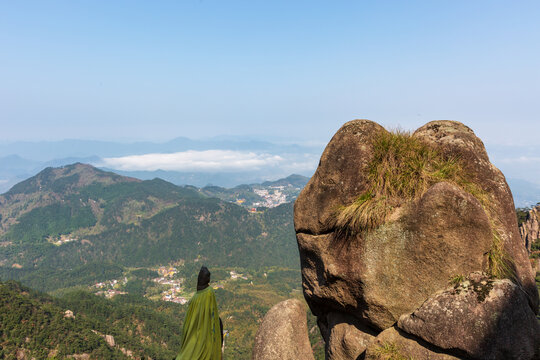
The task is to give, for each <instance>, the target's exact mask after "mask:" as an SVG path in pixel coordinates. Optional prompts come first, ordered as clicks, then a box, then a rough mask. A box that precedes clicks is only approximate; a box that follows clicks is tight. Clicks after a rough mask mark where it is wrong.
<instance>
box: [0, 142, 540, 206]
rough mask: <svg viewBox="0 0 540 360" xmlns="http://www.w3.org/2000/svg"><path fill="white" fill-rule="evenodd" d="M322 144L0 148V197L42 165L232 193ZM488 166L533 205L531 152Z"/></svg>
mask: <svg viewBox="0 0 540 360" xmlns="http://www.w3.org/2000/svg"><path fill="white" fill-rule="evenodd" d="M323 147H324V144H309V143H300V144H295V143H293V142H291V141H284V140H279V139H277V140H276V139H272V140H271V141H268V140H261V139H252V138H248V137H232V136H231V137H215V138H210V139H202V140H193V139H188V138H185V137H178V138H175V139H173V140H170V141H167V142H161V143H158V142H149V141H143V142H131V143H121V142H112V141H94V140H74V139H70V140H61V141H41V142H25V141H19V142H13V143H9V144H0V193H3V192H5V191H7V190H9V189H10V188H11V186H13V185H15V184H16V183H18V182H20V181H22V180H25V179H27V178H29V177H31V176H34V175H35V174H37V173H38V172H39V171H41V170H43V169H44V168H46V167H48V166H52V167H57V166H63V165H68V164H73V163H75V162H81V163H88V164H92V165H94V166H96V167H98V168H100V169H104V170H110V171H114V172H116V173H118V174H121V175H125V176H131V177H136V178H138V179H142V180H149V179H153V178H156V177H158V178H161V179H164V180H166V181H169V182H172V183H173V184H176V185H193V186H197V187H203V186H206V185H216V186H220V187H228V188H230V187H234V186H237V185H240V184H250V183H262V182H263V181H267V180H276V179H278V178H284V177H286V176H288V175H290V174H293V173H294V174H300V175H304V176H307V177H310V176H311V175H312V174H313V171H314V170H315V167H316V165H317V161H318V159H319V157H320V154H321V153H322V149H323ZM487 149H488V154H489V155H490V159H491V161H492V162H493V163H494V164H495V165H496V166H497V167H499V169H501V170H502V171H503V173H504V174H505V176H506V178H507V180H508V182H509V185H510V187H511V189H512V192H513V195H514V200H515V205H516V206H517V207H527V206H532V205H535V204H536V203H537V202H538V201H539V200H540V180H539V179H540V166H538V164H539V163H540V160H539V159H540V158H539V157H537V156H536V154H537V153H538V152H539V151H538V150H539V149H538V147H535V146H502V145H493V146H489V144H488V145H487Z"/></svg>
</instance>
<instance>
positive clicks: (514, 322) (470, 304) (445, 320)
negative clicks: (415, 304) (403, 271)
mask: <svg viewBox="0 0 540 360" xmlns="http://www.w3.org/2000/svg"><path fill="white" fill-rule="evenodd" d="M398 327H399V328H401V329H402V330H404V331H406V332H407V333H409V334H414V335H416V336H418V337H420V338H422V339H423V340H425V341H427V342H429V343H431V344H434V345H436V346H438V347H440V348H443V349H448V350H452V349H459V350H462V351H463V352H465V353H467V354H468V355H469V356H471V357H473V358H477V359H530V358H532V357H533V356H534V354H535V351H536V350H537V349H538V347H539V346H540V338H539V336H538V335H539V334H540V328H539V323H538V321H537V320H536V316H535V315H534V313H533V311H532V310H531V309H530V308H529V306H528V303H527V298H526V296H525V294H524V293H523V292H522V291H521V289H520V288H519V287H518V286H516V285H515V284H514V283H512V282H511V281H510V280H507V279H505V280H493V279H490V278H489V277H487V276H485V275H483V274H481V273H474V274H471V275H470V276H469V277H468V278H467V279H466V280H464V281H462V282H460V283H459V284H456V285H455V286H453V287H451V288H448V289H446V290H444V291H441V292H439V293H437V294H436V295H434V296H433V297H431V298H430V299H428V300H427V301H426V302H425V303H424V304H422V306H421V307H420V308H418V309H417V310H415V311H414V312H413V313H412V314H410V315H403V316H401V318H400V319H399V322H398Z"/></svg>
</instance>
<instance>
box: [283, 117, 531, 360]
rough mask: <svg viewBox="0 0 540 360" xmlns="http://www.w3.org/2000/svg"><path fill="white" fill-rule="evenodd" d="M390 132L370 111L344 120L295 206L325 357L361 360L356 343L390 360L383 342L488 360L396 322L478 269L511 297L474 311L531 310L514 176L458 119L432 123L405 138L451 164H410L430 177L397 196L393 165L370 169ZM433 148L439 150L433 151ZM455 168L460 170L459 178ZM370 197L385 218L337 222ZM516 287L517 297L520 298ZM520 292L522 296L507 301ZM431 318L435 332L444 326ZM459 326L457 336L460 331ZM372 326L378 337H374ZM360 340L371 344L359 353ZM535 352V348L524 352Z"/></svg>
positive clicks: (485, 338) (416, 178)
mask: <svg viewBox="0 0 540 360" xmlns="http://www.w3.org/2000/svg"><path fill="white" fill-rule="evenodd" d="M387 134H388V132H387V131H386V130H385V129H384V128H382V127H381V126H379V125H378V124H376V123H374V122H371V121H369V120H355V121H351V122H348V123H346V124H345V125H343V127H342V128H341V129H340V130H339V131H338V132H337V133H336V134H335V135H334V137H333V138H332V140H331V141H330V143H329V144H328V146H327V147H326V149H325V151H324V152H323V154H322V156H321V160H320V163H319V166H318V168H317V171H316V172H315V174H314V175H313V177H312V178H311V180H310V181H309V183H308V184H307V185H306V187H305V188H304V189H303V191H302V192H301V194H300V196H299V197H298V199H297V201H296V203H295V214H294V220H295V229H296V233H297V240H298V246H299V250H300V261H301V268H302V283H303V290H304V296H305V298H306V300H307V302H308V305H309V306H310V308H311V310H312V312H313V313H314V314H315V315H316V316H317V317H318V323H319V328H320V330H321V333H322V335H323V338H324V339H325V341H326V349H327V358H329V359H344V358H353V359H354V358H355V357H356V356H357V354H358V353H359V352H360V355H359V356H366V358H384V357H380V356H379V355H380V354H382V352H381V351H379V350H377V349H380V348H381V346H382V348H385V347H386V348H388V349H387V350H389V351H393V350H395V348H398V350H399V351H400V352H402V353H404V354H405V355H406V356H413V357H414V358H415V359H432V358H433V359H438V358H441V359H450V358H453V357H455V356H457V357H460V356H472V357H473V358H488V357H486V356H487V355H486V354H480V353H479V352H478V351H477V352H474V351H470V352H468V350H467V348H466V347H465V346H463V348H459V347H458V348H457V350H456V348H452V349H451V350H448V349H446V348H445V344H443V343H440V342H437V341H435V340H434V339H432V338H429V337H427V336H424V337H423V335H422V334H423V333H422V332H420V331H419V332H418V333H417V334H416V335H411V334H406V331H407V329H409V331H411V332H414V331H413V330H412V328H408V327H407V326H405V325H403V328H404V329H401V330H398V329H395V328H394V325H395V324H396V323H397V322H398V319H400V318H402V316H411V315H410V314H415V311H421V309H422V307H423V306H427V305H426V303H425V301H426V300H428V299H431V300H432V299H433V298H434V296H435V297H436V296H437V295H436V294H437V293H438V292H440V291H442V290H444V289H446V288H447V286H448V283H449V280H450V279H451V278H455V277H456V276H458V275H459V276H467V275H469V274H472V273H487V274H489V275H490V278H491V279H494V278H498V280H496V286H495V287H494V288H495V289H498V290H497V291H499V290H500V291H502V292H503V293H504V292H505V291H506V293H508V294H509V295H508V296H498V295H497V296H495V295H493V296H492V295H489V299H491V298H493V299H495V298H496V299H497V301H495V300H494V302H492V301H487V300H486V301H484V302H482V303H480V304H477V305H475V307H474V311H480V312H481V311H484V312H487V311H488V310H489V309H491V308H493V309H499V310H501V309H504V312H503V313H504V314H503V315H504V316H503V315H501V316H502V317H503V318H504V319H505V318H506V316H509V317H510V318H512V317H513V316H515V317H516V318H519V319H530V318H531V317H533V318H534V314H535V313H537V312H538V301H539V299H538V292H537V289H536V286H535V282H534V276H533V272H532V269H531V265H530V262H529V259H528V256H527V252H526V250H525V248H524V247H523V245H522V241H521V237H520V234H519V231H518V226H517V220H516V216H515V212H514V203H513V200H512V195H511V192H510V190H509V188H508V185H507V183H506V180H505V178H504V176H503V174H502V173H501V172H500V171H499V170H498V169H497V168H496V167H495V166H493V165H492V164H491V163H490V161H489V158H488V156H487V153H486V151H485V148H484V145H483V143H482V141H481V140H480V139H479V138H477V137H476V136H475V135H474V133H473V131H472V130H471V129H469V128H468V127H466V126H465V125H463V124H461V123H459V122H455V121H433V122H430V123H428V124H426V125H424V126H423V127H421V128H419V129H418V130H416V131H415V132H414V133H413V134H412V135H411V136H410V137H409V138H410V139H412V141H415V142H417V143H421V144H423V145H422V146H423V147H422V146H420V147H419V149H420V150H418V153H419V154H420V156H422V157H424V158H428V159H429V161H433V162H438V161H439V159H446V160H445V161H446V162H447V163H448V164H449V165H448V166H447V167H445V166H442V167H439V168H437V169H436V171H435V170H433V169H431V168H430V169H428V170H426V171H427V175H425V173H421V172H418V171H417V170H416V169H413V170H411V171H409V170H408V169H403V171H404V172H407V171H409V172H408V173H407V174H409V179H408V181H409V182H419V183H420V182H421V181H424V179H423V178H422V177H424V176H429V179H430V180H429V181H425V182H424V183H425V188H421V189H420V191H417V192H414V193H413V195H411V196H408V197H407V196H403V197H401V198H399V196H398V197H394V198H393V199H392V202H390V201H389V200H388V199H387V198H390V197H387V196H386V195H385V194H382V195H381V194H380V193H377V192H378V191H379V187H384V186H393V184H394V182H392V181H393V180H392V179H391V178H390V180H388V179H389V177H388V176H387V173H383V174H382V175H381V176H379V177H378V178H376V177H374V175H373V174H374V172H376V170H374V169H376V168H375V165H374V162H376V161H377V156H379V155H380V149H379V150H378V149H377V146H378V145H377V144H378V143H377V141H378V140H377V139H379V138H384V136H386V135H387ZM398 135H399V134H398ZM398 140H399V139H398ZM400 141H401V140H400ZM407 141H408V140H407ZM426 149H428V150H429V151H433V152H434V153H436V154H437V156H438V158H436V159H435V160H433V159H431V157H430V156H431V155H429V154H431V153H429V154H428V155H426V152H428V150H426ZM394 160H395V159H390V160H389V161H390V165H389V168H390V170H389V171H390V172H391V171H393V170H392V166H394V167H396V166H402V165H401V164H399V162H398V163H392V161H394ZM411 164H412V165H411ZM411 164H406V165H403V166H413V167H414V166H416V165H415V164H417V162H416V160H415V161H413V162H411ZM452 172H459V173H460V174H464V177H461V178H459V177H452V176H451V175H452ZM376 175H380V174H376ZM374 179H375V180H374ZM433 179H435V181H434V180H433ZM456 179H461V180H460V181H457V180H456ZM374 181H377V183H376V184H375V185H376V186H374ZM385 181H387V182H390V185H388V183H385ZM424 183H422V184H424ZM395 184H396V185H395V186H401V185H400V184H401V183H400V182H395ZM397 193H399V191H398V192H397ZM404 193H405V192H404ZM369 201H372V202H371V204H373V205H372V211H373V212H375V211H379V215H378V218H375V217H373V219H375V220H373V219H372V218H371V217H369V216H371V215H369V216H366V218H367V220H365V219H364V220H365V221H364V222H363V223H362V222H361V221H360V220H358V221H357V220H356V218H353V220H351V221H350V222H349V223H348V224H358V223H360V224H364V225H362V226H364V227H361V226H360V227H358V226H356V227H353V226H352V225H351V226H350V227H346V226H343V223H341V224H340V223H339V222H338V221H337V220H336V219H339V216H340V214H342V213H343V212H344V211H345V210H346V209H351V208H353V209H360V210H358V212H357V213H354V211H357V210H352V213H354V214H357V215H354V216H358V217H360V216H361V215H362V213H361V211H362V207H365V205H366V204H367V203H368V202H369ZM381 204H382V205H381ZM355 206H356V208H355ZM370 206H371V205H370ZM344 209H345V210H344ZM381 209H382V210H381ZM358 214H360V215H358ZM380 214H382V215H380ZM471 276H474V275H471ZM504 279H506V280H504ZM494 281H495V280H494ZM503 289H505V290H503ZM516 289H517V290H516ZM518 292H519V293H520V294H521V295H520V297H516V296H517V295H515V294H517V293H518ZM497 294H498V292H497ZM514 297H516V298H519V301H509V299H510V298H512V299H514ZM449 299H451V302H452V301H454V300H455V299H454V300H453V299H452V298H451V297H449ZM449 301H450V300H449ZM454 305H456V304H454ZM448 306H451V304H449V305H448ZM456 306H457V305H456ZM471 306H472V305H471ZM501 311H502V310H501ZM335 314H339V316H337V317H336V315H335ZM471 316H472V315H471ZM430 321H431V320H430ZM433 321H435V322H436V321H438V320H437V318H434V319H433ZM501 321H502V320H501ZM527 321H528V320H527ZM503 322H504V321H503ZM401 323H402V324H405V323H406V321H405V320H402V322H401ZM424 325H425V326H428V325H430V326H433V329H436V325H437V324H430V323H429V322H428V324H424ZM426 329H427V327H426ZM430 329H431V328H430ZM403 330H405V331H403ZM437 331H438V330H437ZM449 331H450V330H449ZM452 331H454V333H456V332H455V331H456V329H452ZM450 333H451V332H450ZM377 334H378V335H377ZM373 335H377V336H376V337H375V338H374V339H372V337H373ZM440 336H441V337H444V334H440ZM467 336H472V337H474V338H475V340H476V341H477V342H483V343H489V344H491V345H492V347H494V349H492V350H491V352H490V354H495V355H493V356H494V357H493V358H502V357H500V356H501V355H500V354H507V352H508V351H512V350H508V347H507V345H506V343H505V342H504V341H498V340H497V338H493V336H492V334H491V333H490V332H489V331H487V330H486V329H484V330H482V329H480V330H478V331H476V330H475V331H474V332H471V333H468V335H467ZM512 336H513V335H512ZM523 336H524V337H526V339H525V340H520V341H521V343H522V344H537V340H535V339H538V336H539V333H538V329H537V328H536V329H534V328H531V330H530V331H527V332H525V334H524V335H523ZM432 341H433V342H435V343H436V344H434V343H433V342H432ZM377 344H378V345H377ZM364 346H365V347H366V348H367V350H366V352H365V353H362V351H363V350H362V349H363V347H364ZM527 346H529V345H527ZM527 349H529V348H527ZM383 350H384V349H383ZM455 351H457V352H455ZM377 354H379V355H377ZM465 354H468V355H465ZM530 354H531V352H530V351H529V350H527V351H525V352H524V353H523V357H522V358H524V359H525V358H529V355H530ZM377 356H379V357H377ZM381 356H382V355H381ZM490 358H491V357H490Z"/></svg>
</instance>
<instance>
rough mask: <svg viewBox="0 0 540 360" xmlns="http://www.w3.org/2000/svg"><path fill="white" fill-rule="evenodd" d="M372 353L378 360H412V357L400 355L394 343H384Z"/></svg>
mask: <svg viewBox="0 0 540 360" xmlns="http://www.w3.org/2000/svg"><path fill="white" fill-rule="evenodd" d="M374 352H375V355H377V357H378V358H379V359H384V360H411V359H412V357H410V356H404V355H402V354H401V352H400V351H399V348H398V347H397V345H396V344H394V343H388V342H385V343H383V344H381V345H380V346H378V347H377V348H375V351H374Z"/></svg>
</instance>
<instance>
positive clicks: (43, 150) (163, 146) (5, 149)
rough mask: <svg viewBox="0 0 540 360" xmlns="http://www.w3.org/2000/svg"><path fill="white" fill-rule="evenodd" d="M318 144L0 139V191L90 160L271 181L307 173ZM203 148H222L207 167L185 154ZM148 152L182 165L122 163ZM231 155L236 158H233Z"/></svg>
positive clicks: (144, 176) (187, 177)
mask: <svg viewBox="0 0 540 360" xmlns="http://www.w3.org/2000/svg"><path fill="white" fill-rule="evenodd" d="M322 148H323V146H322V145H297V144H290V143H272V142H268V141H260V140H253V139H246V138H235V137H218V138H212V139H206V140H192V139H188V138H182V137H180V138H176V139H173V140H171V141H167V142H163V143H153V142H133V143H117V142H107V141H90V140H62V141H50V142H46V141H42V142H15V143H10V144H0V193H3V192H5V191H7V190H9V189H10V188H11V186H13V185H15V184H16V183H18V182H20V181H22V180H24V179H26V178H28V177H30V176H33V175H35V174H36V173H37V172H39V171H41V170H43V169H44V168H46V167H49V166H52V167H58V166H64V165H68V164H73V163H75V162H81V163H88V164H92V165H94V166H96V167H98V168H100V169H103V170H108V171H114V172H117V173H119V174H121V175H125V176H130V177H136V178H139V179H141V180H150V179H154V178H156V177H159V178H161V179H164V180H167V181H169V182H172V183H174V184H176V185H193V186H197V187H203V186H207V185H215V186H221V187H228V188H230V187H234V186H237V185H240V184H251V183H262V182H264V181H267V180H275V179H279V178H283V177H286V176H287V175H289V174H291V173H297V174H301V175H304V176H308V177H309V176H311V174H312V173H313V171H314V170H315V167H316V164H317V161H318V158H319V156H320V154H321V152H322ZM208 151H218V152H221V153H223V158H215V159H213V158H210V159H206V160H210V161H213V162H214V163H213V164H212V167H210V168H208V167H204V166H202V165H204V163H205V162H204V161H199V160H198V159H191V158H190V156H191V157H193V156H197V154H199V155H200V154H201V153H203V155H204V152H208ZM148 154H153V156H154V157H156V156H160V155H164V156H167V155H170V154H180V156H182V155H185V157H186V156H187V157H188V158H187V159H186V164H184V165H185V166H180V167H178V168H174V166H173V168H170V166H169V167H167V166H163V167H160V164H159V163H158V164H155V166H153V167H152V166H148V167H147V168H145V167H144V166H143V168H140V167H135V168H134V167H130V166H127V165H126V164H124V162H123V160H124V159H125V158H126V157H133V156H148ZM235 157H239V158H240V159H239V161H236V159H235ZM227 161H228V162H227ZM222 162H227V164H221V163H222ZM173 164H174V163H173ZM149 165H152V164H149ZM225 165H228V166H225Z"/></svg>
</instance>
